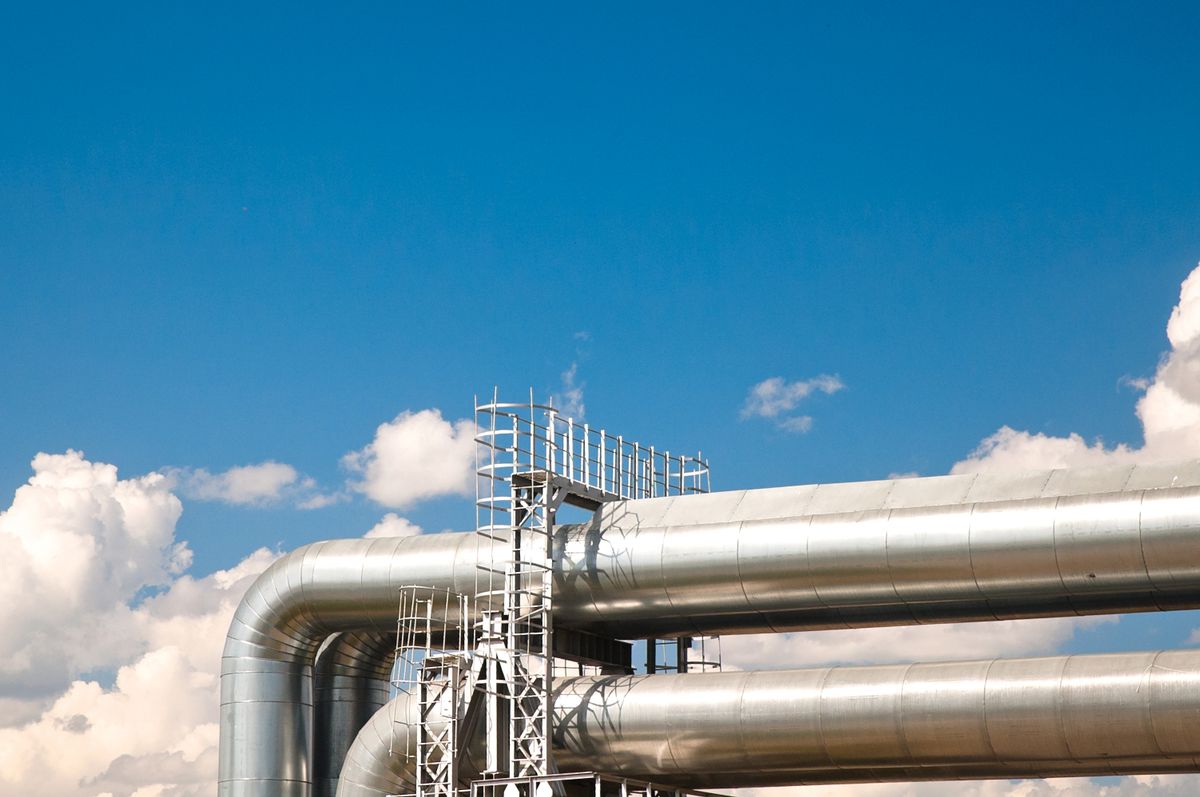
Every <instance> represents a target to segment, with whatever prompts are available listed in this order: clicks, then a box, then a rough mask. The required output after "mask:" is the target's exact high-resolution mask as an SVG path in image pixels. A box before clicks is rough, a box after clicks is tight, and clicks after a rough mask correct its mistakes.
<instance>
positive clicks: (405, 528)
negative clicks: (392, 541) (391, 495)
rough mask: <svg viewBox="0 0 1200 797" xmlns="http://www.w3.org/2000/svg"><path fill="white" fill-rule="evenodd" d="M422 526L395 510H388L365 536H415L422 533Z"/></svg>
mask: <svg viewBox="0 0 1200 797" xmlns="http://www.w3.org/2000/svg"><path fill="white" fill-rule="evenodd" d="M421 533H422V531H421V527H420V526H418V525H417V524H416V523H413V522H412V521H411V520H409V519H408V518H402V517H400V516H399V515H397V514H396V513H395V512H388V513H387V514H386V515H384V516H383V519H382V520H380V521H379V522H378V523H376V524H375V525H374V526H372V527H371V530H370V531H368V532H367V533H366V534H364V535H363V536H364V537H369V538H373V537H415V536H416V535H418V534H421Z"/></svg>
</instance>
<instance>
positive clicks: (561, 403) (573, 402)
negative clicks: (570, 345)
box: [550, 363, 587, 421]
mask: <svg viewBox="0 0 1200 797" xmlns="http://www.w3.org/2000/svg"><path fill="white" fill-rule="evenodd" d="M578 376H579V363H571V367H570V368H568V369H567V370H565V371H563V372H562V386H561V387H560V388H559V390H558V392H557V393H555V394H554V395H553V396H551V397H550V403H551V404H553V405H554V407H555V408H556V409H557V410H558V414H559V415H560V416H562V417H565V418H571V419H573V420H576V421H582V420H584V416H585V414H586V412H587V407H586V406H585V405H584V403H583V388H584V384H583V383H582V382H579V381H578Z"/></svg>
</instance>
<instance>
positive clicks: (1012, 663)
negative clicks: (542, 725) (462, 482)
mask: <svg viewBox="0 0 1200 797" xmlns="http://www.w3.org/2000/svg"><path fill="white" fill-rule="evenodd" d="M414 711H415V707H414V706H412V705H411V704H410V702H409V701H408V697H407V695H401V696H399V697H398V698H397V699H396V700H394V701H393V702H391V703H389V704H388V706H387V707H385V708H384V709H383V710H382V711H381V712H380V713H379V714H378V715H376V718H375V719H373V720H372V722H371V723H369V724H368V726H367V728H365V729H364V730H363V732H362V733H360V734H359V736H358V738H357V739H356V740H355V743H354V745H353V746H352V748H351V750H350V753H349V754H348V756H347V766H346V769H345V771H344V774H343V777H342V780H341V782H340V783H339V786H338V791H337V797H383V795H385V794H389V793H399V792H403V791H406V790H409V789H407V788H406V784H408V783H409V782H410V781H411V777H412V767H411V761H412V756H413V755H414V747H415V738H410V736H415V735H413V734H406V726H405V725H404V724H403V723H405V722H413V721H415V719H416V717H415V713H414ZM554 714H555V720H556V722H555V725H556V728H557V730H556V736H555V743H556V746H557V747H558V753H557V754H556V760H557V762H558V764H559V767H560V769H562V770H563V771H596V772H600V773H604V774H609V775H613V776H623V777H628V778H635V779H638V780H645V781H657V782H660V783H667V784H673V785H682V786H692V787H697V788H700V787H729V788H733V787H741V786H787V785H804V784H817V783H842V782H856V781H888V780H952V779H975V778H1019V777H1047V776H1068V775H1071V776H1084V775H1128V774H1137V773H1150V772H1158V773H1161V772H1180V771H1195V770H1196V769H1197V765H1198V758H1200V723H1198V722H1196V718H1197V716H1200V651H1196V650H1177V651H1163V652H1157V653H1123V654H1115V655H1090V656H1062V657H1053V658H1036V659H1009V660H1005V659H997V660H992V661H970V662H951V663H933V664H910V665H893V666H882V667H827V668H822V669H808V670H780V671H765V672H728V673H709V674H689V675H642V676H607V677H585V678H572V679H569V680H566V681H563V682H561V683H560V684H559V685H558V688H557V692H556V696H555V702H554ZM392 733H396V734H397V735H396V736H394V737H393V736H392ZM389 749H390V754H389ZM351 762H353V765H351Z"/></svg>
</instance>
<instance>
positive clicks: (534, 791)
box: [471, 772, 725, 797]
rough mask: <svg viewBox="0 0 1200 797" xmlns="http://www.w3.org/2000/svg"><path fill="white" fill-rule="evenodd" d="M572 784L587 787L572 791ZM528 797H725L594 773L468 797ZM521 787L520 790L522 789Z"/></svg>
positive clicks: (479, 790)
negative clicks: (561, 795)
mask: <svg viewBox="0 0 1200 797" xmlns="http://www.w3.org/2000/svg"><path fill="white" fill-rule="evenodd" d="M574 784H579V785H580V786H584V787H590V788H586V790H585V789H578V788H576V789H571V788H570V787H571V786H572V785H574ZM509 787H513V788H514V790H515V791H516V793H517V794H524V795H528V797H548V795H549V794H551V793H553V792H565V793H567V794H571V795H572V796H573V797H689V796H690V797H725V795H722V794H718V793H716V792H710V791H700V790H699V789H681V788H678V787H676V786H667V785H663V784H655V783H652V782H649V781H642V780H635V779H633V778H616V777H612V776H610V775H601V774H599V773H597V772H563V773H556V774H553V775H547V776H543V777H536V776H530V777H519V778H494V779H491V780H477V781H475V782H474V783H472V784H471V797H513V792H512V791H510V790H509ZM522 787H523V789H522Z"/></svg>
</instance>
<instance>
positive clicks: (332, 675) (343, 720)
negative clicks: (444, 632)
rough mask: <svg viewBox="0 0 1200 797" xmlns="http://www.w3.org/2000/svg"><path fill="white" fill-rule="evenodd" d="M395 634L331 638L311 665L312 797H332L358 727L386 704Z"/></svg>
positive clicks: (372, 633) (365, 634)
mask: <svg viewBox="0 0 1200 797" xmlns="http://www.w3.org/2000/svg"><path fill="white" fill-rule="evenodd" d="M395 649H396V635H395V633H391V634H381V633H378V632H374V631H364V632H343V633H340V634H334V635H333V636H331V637H329V638H328V639H327V641H326V643H325V645H324V647H322V648H321V650H320V651H319V652H318V653H317V658H316V663H315V664H314V665H313V697H314V702H315V723H314V725H313V796H314V797H333V794H334V792H335V791H336V790H337V781H338V776H339V775H340V774H341V770H342V760H343V759H344V758H345V757H346V751H348V750H349V749H350V744H351V743H352V742H353V741H354V737H355V736H356V735H357V734H358V731H359V729H360V728H362V727H363V725H365V724H366V722H367V720H369V719H370V718H371V717H372V716H374V715H375V713H376V712H377V711H379V709H381V708H383V705H384V704H385V703H387V701H388V690H389V688H390V686H391V672H392V661H393V659H394V654H395Z"/></svg>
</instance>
